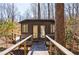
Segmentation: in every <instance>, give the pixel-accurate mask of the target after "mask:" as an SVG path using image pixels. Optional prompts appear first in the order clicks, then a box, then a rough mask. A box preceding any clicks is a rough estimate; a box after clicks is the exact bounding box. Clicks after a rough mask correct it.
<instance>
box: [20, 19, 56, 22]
mask: <svg viewBox="0 0 79 59" xmlns="http://www.w3.org/2000/svg"><path fill="white" fill-rule="evenodd" d="M26 21H47V22H55V21H54V20H53V19H24V20H22V21H20V22H19V23H23V22H26Z"/></svg>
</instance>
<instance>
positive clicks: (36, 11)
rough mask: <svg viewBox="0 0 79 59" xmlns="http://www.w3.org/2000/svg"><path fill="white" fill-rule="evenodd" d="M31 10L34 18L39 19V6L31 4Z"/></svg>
mask: <svg viewBox="0 0 79 59" xmlns="http://www.w3.org/2000/svg"><path fill="white" fill-rule="evenodd" d="M31 10H32V13H33V18H34V19H37V18H38V4H37V3H32V4H31Z"/></svg>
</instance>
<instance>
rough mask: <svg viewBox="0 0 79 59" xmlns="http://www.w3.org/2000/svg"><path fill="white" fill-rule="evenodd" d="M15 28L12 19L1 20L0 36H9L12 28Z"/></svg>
mask: <svg viewBox="0 0 79 59" xmlns="http://www.w3.org/2000/svg"><path fill="white" fill-rule="evenodd" d="M14 28H15V24H14V23H13V22H12V21H10V20H7V21H4V22H0V36H7V35H10V34H11V32H10V31H11V30H12V29H14Z"/></svg>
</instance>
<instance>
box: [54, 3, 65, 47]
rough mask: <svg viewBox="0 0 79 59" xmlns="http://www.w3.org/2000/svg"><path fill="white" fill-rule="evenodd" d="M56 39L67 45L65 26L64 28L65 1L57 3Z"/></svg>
mask: <svg viewBox="0 0 79 59" xmlns="http://www.w3.org/2000/svg"><path fill="white" fill-rule="evenodd" d="M55 9H56V12H55V13H56V18H55V19H56V22H55V25H56V31H55V32H56V33H55V34H56V41H57V42H58V43H59V44H61V45H63V46H65V28H64V3H56V4H55Z"/></svg>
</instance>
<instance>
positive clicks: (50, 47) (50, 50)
mask: <svg viewBox="0 0 79 59" xmlns="http://www.w3.org/2000/svg"><path fill="white" fill-rule="evenodd" d="M49 54H50V55H52V42H51V41H50V46H49Z"/></svg>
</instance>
